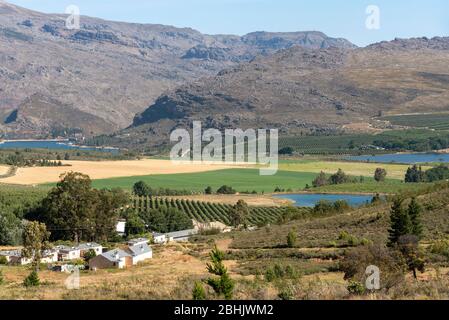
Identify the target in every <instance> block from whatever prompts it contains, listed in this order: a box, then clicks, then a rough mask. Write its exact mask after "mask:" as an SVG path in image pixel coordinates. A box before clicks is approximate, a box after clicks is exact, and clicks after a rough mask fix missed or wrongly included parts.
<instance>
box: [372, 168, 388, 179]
mask: <svg viewBox="0 0 449 320" xmlns="http://www.w3.org/2000/svg"><path fill="white" fill-rule="evenodd" d="M386 177H387V170H385V169H383V168H377V169H376V171H375V172H374V180H376V181H377V182H383V181H385V178H386Z"/></svg>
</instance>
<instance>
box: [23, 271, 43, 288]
mask: <svg viewBox="0 0 449 320" xmlns="http://www.w3.org/2000/svg"><path fill="white" fill-rule="evenodd" d="M23 285H24V286H25V287H37V286H39V285H40V280H39V275H38V274H37V272H36V271H35V270H33V271H31V273H30V274H29V275H28V276H27V277H26V278H25V280H23Z"/></svg>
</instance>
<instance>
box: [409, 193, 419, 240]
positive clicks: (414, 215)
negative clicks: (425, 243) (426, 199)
mask: <svg viewBox="0 0 449 320" xmlns="http://www.w3.org/2000/svg"><path fill="white" fill-rule="evenodd" d="M421 211H422V208H421V206H420V205H419V203H418V202H417V201H416V198H412V201H411V202H410V205H409V206H408V215H409V217H410V222H411V232H410V233H411V234H413V235H415V236H417V237H418V239H421V238H422V232H423V227H422V224H421V219H420V216H421Z"/></svg>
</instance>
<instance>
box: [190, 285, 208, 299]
mask: <svg viewBox="0 0 449 320" xmlns="http://www.w3.org/2000/svg"><path fill="white" fill-rule="evenodd" d="M192 299H193V300H206V291H205V290H204V287H203V285H202V284H201V282H199V281H196V282H195V286H194V287H193V290H192Z"/></svg>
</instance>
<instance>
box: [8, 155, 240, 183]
mask: <svg viewBox="0 0 449 320" xmlns="http://www.w3.org/2000/svg"><path fill="white" fill-rule="evenodd" d="M63 164H64V165H68V166H63V167H30V168H19V169H18V170H17V172H16V174H15V175H14V176H13V177H9V178H5V179H0V183H8V184H21V185H34V184H44V183H52V182H57V181H59V176H60V175H61V174H63V173H65V172H69V171H75V172H81V173H84V174H87V175H89V176H90V177H91V179H108V178H118V177H131V176H141V175H150V174H161V175H165V174H177V173H196V172H205V171H214V170H220V169H226V168H233V167H232V166H229V165H223V164H200V165H199V164H195V163H189V164H185V163H183V164H173V163H172V162H171V161H169V160H153V159H143V160H126V161H64V162H63ZM1 168H2V167H0V173H1ZM234 168H235V166H234Z"/></svg>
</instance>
